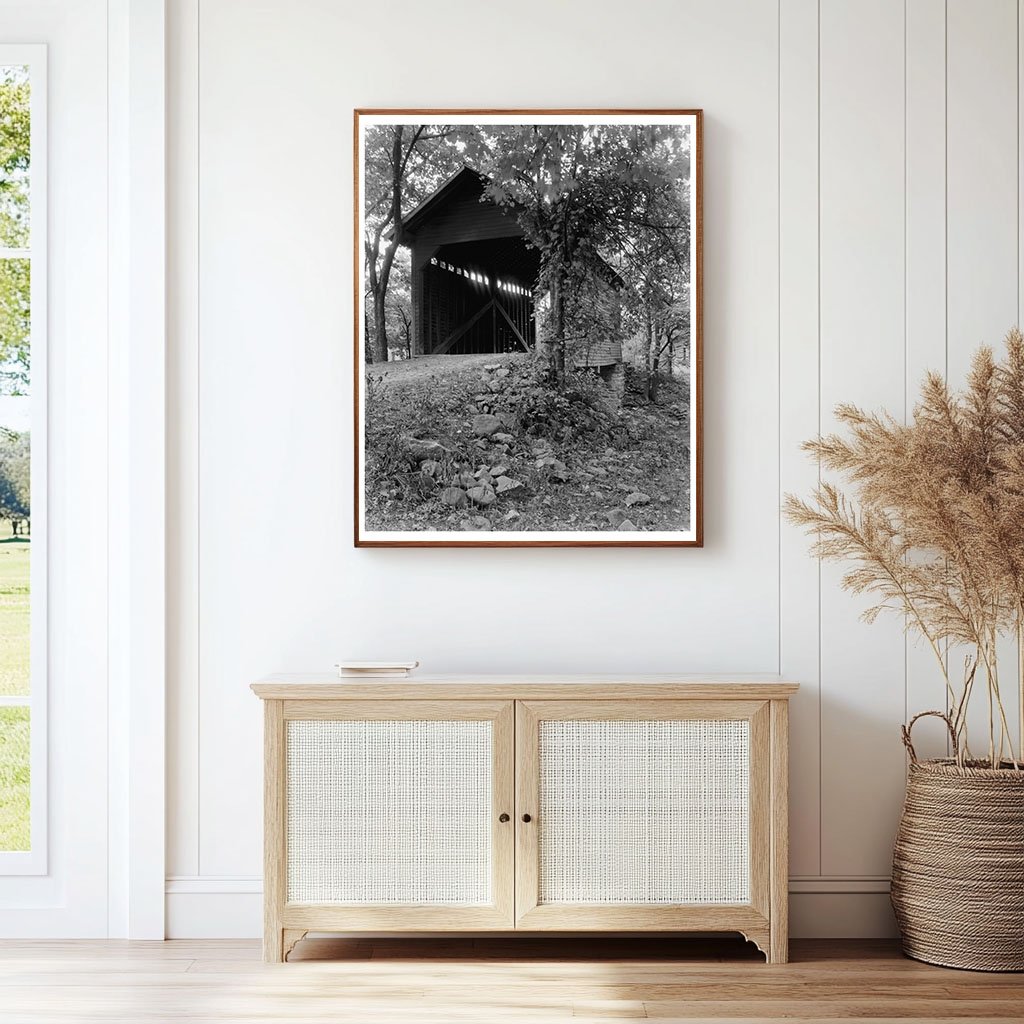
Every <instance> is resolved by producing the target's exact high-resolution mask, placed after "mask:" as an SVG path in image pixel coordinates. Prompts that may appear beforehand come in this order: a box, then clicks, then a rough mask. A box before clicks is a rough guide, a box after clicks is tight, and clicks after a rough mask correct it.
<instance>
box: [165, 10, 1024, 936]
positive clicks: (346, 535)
mask: <svg viewBox="0 0 1024 1024" xmlns="http://www.w3.org/2000/svg"><path fill="white" fill-rule="evenodd" d="M946 6H947V5H945V4H943V3H942V2H941V0H907V3H906V6H904V4H903V3H898V2H893V0H869V2H864V0H823V2H822V3H821V10H820V13H819V5H818V3H816V2H815V0H781V3H780V4H779V5H778V6H777V5H776V4H772V3H767V2H764V0H731V2H721V0H689V2H679V0H664V2H659V0H638V2H637V3H634V4H632V5H631V6H630V8H629V13H628V16H626V15H625V13H624V11H623V8H622V7H621V5H620V4H618V3H612V2H610V0H607V2H605V3H604V4H603V6H602V5H601V4H598V3H595V2H591V3H587V4H585V5H584V4H583V3H582V0H580V2H576V3H572V4H569V3H563V4H557V5H553V4H551V3H549V2H547V0H522V2H520V3H519V4H517V5H515V7H514V9H513V10H509V9H508V8H506V7H502V6H498V7H495V6H493V5H488V4H480V3H468V2H464V0H448V2H434V3H430V4H424V3H420V2H417V0H396V2H395V3H391V4H388V5H364V4H358V5H357V4H354V3H352V4H349V3H346V4H339V3H332V2H328V0H319V2H318V0H290V2H287V3H286V2H284V0H278V2H271V0H262V2H253V0H177V2H175V3H172V4H171V11H170V13H171V22H170V25H169V32H168V38H169V41H170V42H169V45H170V51H169V73H170V83H169V109H168V124H169V129H170V133H171V134H170V138H169V153H170V154H171V164H170V168H169V201H170V206H169V209H170V211H171V222H170V224H169V238H170V243H171V250H170V261H169V279H168V280H169V294H168V307H169V309H170V310H171V324H170V331H171V333H170V339H169V344H170V363H169V378H170V390H169V415H170V422H169V428H168V429H169V439H170V449H169V456H168V457H169V467H170V473H171V475H170V479H169V483H168V493H169V495H170V505H169V510H168V511H169V515H168V518H169V524H170V526H169V534H168V541H169V558H168V565H169V573H170V581H169V582H170V593H169V614H170V618H169V632H168V650H169V676H168V686H169V703H168V715H169V723H170V735H169V743H168V758H169V768H168V772H169V784H170V791H169V821H168V843H169V846H168V871H169V874H170V876H171V877H170V880H169V882H168V892H169V894H170V895H169V897H168V915H169V918H168V927H169V930H170V933H171V934H172V935H174V934H176V935H194V934H213V935H217V934H221V935H228V934H253V935H255V934H258V931H259V896H258V891H259V873H260V867H261V854H260V818H261V810H260V807H261V804H260V772H261V746H260V707H259V702H258V701H257V700H256V699H255V698H254V697H253V696H252V695H251V693H250V692H249V690H248V684H249V682H251V681H252V680H253V679H255V678H256V677H258V676H260V675H262V674H264V673H267V672H272V671H287V670H296V671H297V670H316V669H321V670H323V669H328V668H329V667H330V666H331V664H332V663H333V662H335V661H336V660H337V659H338V658H339V657H340V656H342V655H345V656H349V657H367V658H369V657H383V656H409V657H417V658H419V659H420V660H421V661H422V662H423V663H424V665H425V666H427V667H428V668H429V670H431V671H453V672H471V671H474V670H487V671H496V672H501V671H535V672H544V671H552V672H558V671H577V672H585V671H610V670H616V671H626V672H628V671H636V672H647V671H681V672H708V673H719V672H737V673H740V672H744V673H746V672H780V673H782V674H783V675H785V676H787V677H788V678H794V679H797V680H798V681H800V682H801V683H802V684H803V689H802V690H801V692H800V695H799V697H798V699H797V700H796V701H795V704H794V707H793V740H792V744H793V771H792V786H793V808H792V816H793V821H792V830H793V834H792V875H793V882H792V889H793V891H794V893H796V894H797V895H795V896H794V898H793V913H794V930H795V932H796V933H797V934H808V935H809V934H823V935H828V934H832V935H838V934H883V933H886V932H887V931H888V930H889V929H891V927H892V925H891V919H890V915H889V911H888V905H887V896H886V895H885V891H886V882H885V877H886V876H887V873H888V870H889V851H890V842H891V837H892V833H893V829H894V826H895V821H896V816H897V813H898V806H899V801H900V799H901V795H902V780H903V771H904V762H903V754H902V750H901V747H900V743H899V738H898V725H899V723H900V722H901V721H902V720H903V717H904V714H905V710H906V708H907V706H908V705H909V706H910V707H911V708H917V707H924V706H931V705H934V704H935V703H936V702H938V701H940V700H941V699H942V696H941V695H942V691H941V689H940V688H939V686H938V683H937V680H936V679H935V676H934V673H933V672H932V670H931V668H930V667H929V666H928V664H927V662H926V661H925V660H924V658H923V656H922V655H921V654H920V652H918V651H916V650H915V649H910V650H907V649H906V646H905V643H904V640H903V637H902V633H901V630H900V627H899V624H898V623H879V624H877V625H875V626H874V627H872V628H868V627H866V626H863V625H862V624H860V623H859V622H858V620H857V611H858V609H857V607H856V605H855V603H854V602H853V601H852V600H851V599H850V598H848V597H847V596H845V595H844V594H841V593H840V592H839V590H838V587H837V573H836V571H835V570H833V569H832V568H825V569H822V571H821V573H820V578H819V570H818V567H817V565H816V564H814V563H812V562H811V561H810V560H809V559H808V558H807V557H806V547H805V544H804V541H803V539H802V538H801V537H800V536H798V535H797V534H796V533H795V532H793V531H791V530H790V529H789V528H788V527H784V526H781V524H780V519H779V512H778V509H779V505H780V501H781V495H782V493H783V492H784V491H786V490H792V489H796V490H801V491H804V490H806V489H807V488H808V487H809V486H810V484H812V483H813V481H814V480H815V479H816V471H815V470H814V468H813V467H811V466H809V465H808V464H806V462H805V461H804V460H803V458H802V456H800V454H799V452H798V450H797V447H798V444H799V442H800V441H801V440H803V439H804V438H806V437H808V436H811V435H813V434H814V433H815V432H816V431H817V430H818V428H819V424H820V425H821V426H822V427H825V428H827V427H828V426H829V423H830V409H831V407H832V406H833V405H834V404H835V402H837V401H839V400H840V399H852V400H856V401H860V402H863V403H866V404H868V405H877V404H884V405H886V406H887V407H888V408H890V409H891V410H892V411H893V412H895V413H896V414H898V415H900V414H902V413H903V411H904V407H905V403H906V402H908V401H912V396H913V392H914V383H915V381H916V380H917V379H918V378H919V377H920V375H921V373H922V371H923V370H924V368H925V367H928V366H936V367H938V368H940V369H943V368H944V367H945V366H946V365H947V364H948V366H949V369H950V371H951V372H956V373H960V372H962V369H963V366H964V364H965V361H966V358H967V354H968V353H969V351H970V350H971V348H972V347H973V346H974V345H975V344H976V343H978V342H981V341H997V340H998V339H999V338H1000V337H1001V335H1002V333H1003V332H1004V331H1005V330H1006V328H1008V327H1009V326H1010V325H1011V324H1012V323H1014V322H1016V321H1017V319H1018V316H1019V304H1020V293H1021V278H1020V274H1019V270H1020V261H1019V259H1018V252H1019V249H1020V246H1021V242H1022V232H1021V223H1020V204H1019V202H1018V197H1019V195H1020V189H1021V182H1020V180H1019V174H1020V171H1019V164H1018V143H1019V137H1020V126H1019V124H1018V121H1017V118H1018V116H1019V114H1018V111H1019V109H1020V108H1019V107H1018V102H1017V100H1018V96H1017V89H1018V80H1019V76H1018V61H1019V59H1020V46H1019V43H1018V32H1019V27H1020V19H1019V12H1018V3H1017V0H949V3H948V12H947V10H946ZM584 9H585V10H586V17H581V12H582V11H584ZM440 26H444V28H445V31H444V33H440V32H439V31H438V29H439V27H440ZM389 105H390V106H428V107H444V106H467V105H469V106H475V105H479V106H481V107H485V106H513V105H514V106H531V105H532V106H594V107H630V106H632V107H659V106H664V107H691V106H693V107H702V108H703V109H704V111H705V182H706V199H705V202H706V206H705V239H704V244H705V282H704V289H705V291H704V294H705V325H706V335H705V353H706V364H705V388H706V402H705V408H706V421H705V430H706V451H705V473H706V480H705V483H706V491H705V510H706V511H705V514H706V530H705V536H706V544H705V547H704V548H703V550H586V549H583V550H522V551H502V550H472V551H471V550H460V551H443V550H440V551H438V550H416V551H402V550H398V551H387V550H358V551H357V550H354V549H353V548H352V547H351V540H350V538H351V533H352V530H351V525H352V524H351V520H350V517H351V514H352V501H351V493H350V483H349V481H350V480H351V472H350V469H351V465H350V461H349V460H350V459H351V457H352V438H351V434H350V424H351V415H350V413H351V409H350V404H349V403H350V401H351V380H350V369H349V367H350V359H349V353H350V346H351V344H352V339H351V336H350V332H351V323H352V315H351V313H352V311H351V306H350V303H351V300H352V297H351V269H352V268H351V259H352V237H351V229H352V225H351V191H350V190H351V187H352V181H351V149H350V145H351V116H352V109H353V108H354V107H356V106H389ZM1008 710H1009V709H1008Z"/></svg>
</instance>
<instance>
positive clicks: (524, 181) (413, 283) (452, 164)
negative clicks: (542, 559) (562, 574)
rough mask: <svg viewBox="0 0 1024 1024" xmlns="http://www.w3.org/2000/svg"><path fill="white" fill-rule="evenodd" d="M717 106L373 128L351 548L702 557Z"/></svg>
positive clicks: (365, 121) (458, 113)
mask: <svg viewBox="0 0 1024 1024" xmlns="http://www.w3.org/2000/svg"><path fill="white" fill-rule="evenodd" d="M701 127H702V125H701V112H700V111H699V110H357V111H356V112H355V139H354V151H355V186H354V198H355V207H354V223H355V251H354V265H355V301H354V310H355V324H354V328H355V329H354V339H355V345H354V348H355V351H354V371H355V374H354V375H355V424H354V427H355V429H354V436H355V544H356V546H357V547H374V546H375V547H398V546H406V547H440V546H444V547H463V546H477V547H481V546H488V547H502V546H533V547H538V546H583V545H589V546H606V547H607V546H616V547H619V546H627V545H629V546H635V545H649V546H666V547H667V546H679V547H684V546H690V547H699V546H700V545H701V544H702V542H703V539H702V522H701V470H702V465H701V462H702V437H701V283H702V282H701Z"/></svg>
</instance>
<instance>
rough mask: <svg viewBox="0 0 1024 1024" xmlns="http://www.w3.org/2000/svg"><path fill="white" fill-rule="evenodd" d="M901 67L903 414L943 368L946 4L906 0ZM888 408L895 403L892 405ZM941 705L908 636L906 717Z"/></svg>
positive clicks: (933, 678)
mask: <svg viewBox="0 0 1024 1024" xmlns="http://www.w3.org/2000/svg"><path fill="white" fill-rule="evenodd" d="M906 31H907V67H906V100H907V106H906V146H907V173H906V183H905V187H906V197H907V200H906V241H907V263H906V279H905V285H906V304H907V318H906V367H907V372H906V414H907V416H908V417H909V416H910V415H912V413H913V409H914V405H915V403H916V401H917V395H918V393H919V391H920V384H921V381H922V380H923V379H924V376H925V374H926V373H927V372H928V371H929V370H935V371H938V372H940V373H945V370H946V5H945V0H907V4H906ZM894 411H895V410H894ZM945 704H946V697H945V680H944V679H943V676H942V670H941V668H940V666H939V665H938V663H937V661H936V659H935V654H934V653H933V651H932V649H931V647H930V646H929V645H928V643H927V642H926V641H925V640H923V639H918V638H915V636H914V635H913V634H909V635H908V642H907V702H906V713H907V715H908V716H912V715H914V714H916V713H917V712H918V711H924V710H926V709H930V708H943V707H945ZM915 743H916V746H917V749H918V753H919V754H921V755H922V756H926V757H930V756H940V755H944V754H945V752H946V738H945V735H944V733H943V732H942V730H941V727H938V726H935V725H934V724H933V723H932V722H930V721H925V722H923V723H922V727H921V728H919V729H918V731H917V733H916V734H915Z"/></svg>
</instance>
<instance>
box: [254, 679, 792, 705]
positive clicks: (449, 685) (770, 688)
mask: <svg viewBox="0 0 1024 1024" xmlns="http://www.w3.org/2000/svg"><path fill="white" fill-rule="evenodd" d="M798 688H799V684H798V683H791V682H786V681H785V680H783V679H781V678H780V677H779V676H774V675H740V676H714V675H681V674H676V673H663V674H657V675H634V674H621V675H615V674H603V675H421V674H419V673H413V674H412V675H410V676H408V677H404V678H402V677H394V676H390V677H389V676H370V677H368V678H366V679H352V678H346V679H340V678H339V677H338V676H337V674H329V675H328V674H326V673H298V674H283V675H272V676H267V677H266V678H265V679H261V680H260V681H259V682H257V683H253V684H252V689H253V691H254V692H255V693H256V695H257V696H258V697H261V698H263V699H264V700H417V699H419V700H472V699H474V698H478V699H481V700H495V699H497V700H516V699H521V700H530V699H532V700H543V699H545V698H547V699H552V700H574V699H576V700H587V699H592V700H599V699H622V698H625V699H663V700H665V699H676V700H679V699H682V700H686V699H702V700H752V699H755V700H785V699H786V698H788V697H790V696H792V694H794V693H795V692H796V691H797V689H798Z"/></svg>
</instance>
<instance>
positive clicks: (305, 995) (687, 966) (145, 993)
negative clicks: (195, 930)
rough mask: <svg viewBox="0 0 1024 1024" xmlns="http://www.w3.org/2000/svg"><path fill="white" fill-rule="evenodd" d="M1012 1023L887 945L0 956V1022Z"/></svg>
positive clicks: (622, 943) (37, 945) (1005, 1004)
mask: <svg viewBox="0 0 1024 1024" xmlns="http://www.w3.org/2000/svg"><path fill="white" fill-rule="evenodd" d="M644 1017H647V1018H650V1019H652V1020H656V1021H659V1022H661V1024H667V1022H669V1021H690V1022H692V1021H698V1020H715V1021H723V1020H728V1021H731V1022H738V1021H751V1022H752V1021H771V1020H780V1019H787V1020H796V1021H825V1020H827V1021H837V1020H872V1021H889V1020H901V1021H907V1020H920V1021H929V1022H941V1021H953V1020H956V1021H963V1020H965V1019H969V1020H976V1021H988V1022H996V1021H999V1022H1010V1021H1014V1022H1020V1021H1022V1020H1024V975H1013V974H1009V975H1008V974H1003V975H998V974H996V975H993V974H987V975H986V974H973V973H967V972H964V971H952V970H943V969H941V968H937V967H929V966H927V965H925V964H919V963H915V962H913V961H911V960H906V959H903V958H902V957H901V956H900V954H899V951H898V949H897V947H896V946H895V944H893V943H889V942H863V941H858V942H836V941H832V942H823V941H814V942H810V941H803V942H800V941H798V942H794V943H793V946H792V963H790V964H788V965H785V966H776V967H767V966H766V965H765V964H764V963H763V959H762V958H761V956H760V955H759V954H758V953H756V952H754V951H753V949H752V947H748V946H745V945H744V944H743V943H742V942H741V941H739V940H737V941H735V942H731V941H722V942H719V943H708V942H697V941H695V940H679V939H673V938H636V939H623V938H616V939H599V938H593V939H586V938H579V937H574V938H570V939H566V938H557V937H555V938H547V937H545V938H543V939H538V938H531V937H529V936H520V937H515V938H495V939H414V940H413V939H361V940H351V939H308V940H306V941H305V942H302V943H300V944H299V945H298V946H297V947H296V949H295V951H294V952H293V954H292V960H291V962H289V963H287V964H279V965H274V966H268V965H266V964H264V963H262V961H261V959H260V950H259V945H258V944H257V943H255V942H247V941H246V942H243V941H231V940H219V941H213V940H207V941H176V942H164V943H144V942H97V941H83V942H11V941H4V942H0V1021H2V1022H3V1024H23V1022H24V1024H48V1022H61V1024H65V1022H69V1021H89V1022H103V1024H107V1022H110V1024H114V1022H127V1021H132V1022H140V1024H143V1022H163V1021H167V1022H170V1021H174V1022H180V1024H190V1022H196V1024H198V1022H204V1024H205V1022H211V1024H212V1022H223V1021H238V1022H246V1024H248V1022H254V1024H255V1022H259V1024H272V1022H277V1021H281V1022H285V1021H287V1022H288V1024H305V1022H313V1021H316V1022H319V1024H323V1022H328V1021H331V1022H339V1024H341V1022H345V1024H347V1022H350V1021H351V1022H367V1024H375V1022H385V1021H386V1022H393V1024H403V1022H410V1024H415V1022H420V1021H423V1022H448V1021H452V1022H464V1021H480V1022H486V1024H494V1022H500V1021H506V1020H507V1021H573V1022H577V1024H578V1022H580V1021H592V1022H600V1024H607V1022H608V1021H635V1020H637V1019H638V1018H644Z"/></svg>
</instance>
